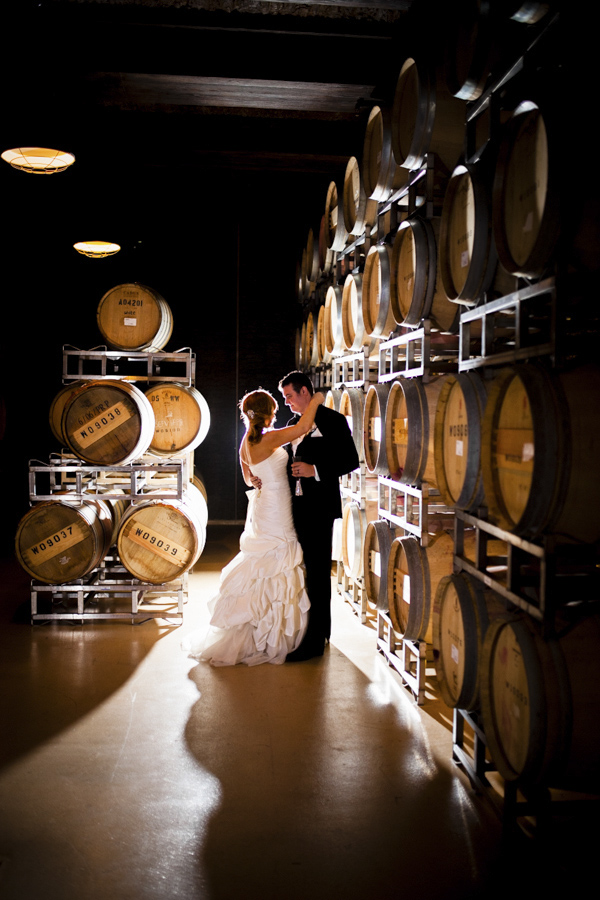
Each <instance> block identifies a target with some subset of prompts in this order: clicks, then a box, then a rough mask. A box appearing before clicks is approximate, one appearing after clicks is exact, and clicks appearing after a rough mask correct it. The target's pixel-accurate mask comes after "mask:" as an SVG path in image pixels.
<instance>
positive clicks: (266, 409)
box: [240, 390, 278, 444]
mask: <svg viewBox="0 0 600 900" xmlns="http://www.w3.org/2000/svg"><path fill="white" fill-rule="evenodd" d="M277 409H278V406H277V401H276V400H275V397H273V396H271V394H270V393H269V392H268V391H262V390H260V391H252V393H250V394H246V396H245V397H242V399H241V400H240V410H241V412H242V418H243V419H244V422H245V423H246V427H247V429H248V443H249V444H258V442H259V441H260V439H261V437H262V434H263V431H264V430H265V428H266V423H267V422H268V421H269V419H271V417H272V416H274V415H275V413H276V412H277Z"/></svg>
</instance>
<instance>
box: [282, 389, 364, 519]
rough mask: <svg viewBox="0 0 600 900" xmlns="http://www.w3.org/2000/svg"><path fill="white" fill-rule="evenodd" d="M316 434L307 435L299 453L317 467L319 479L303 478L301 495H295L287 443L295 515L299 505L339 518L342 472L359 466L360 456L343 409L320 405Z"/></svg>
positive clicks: (301, 442)
mask: <svg viewBox="0 0 600 900" xmlns="http://www.w3.org/2000/svg"><path fill="white" fill-rule="evenodd" d="M299 418H300V417H299V416H294V417H293V418H292V419H290V421H289V422H288V425H294V424H295V423H296V422H297V421H298V419H299ZM315 426H316V429H317V434H315V432H310V433H309V434H307V435H305V436H304V437H303V438H302V440H301V441H300V443H299V444H298V446H297V448H296V456H298V457H299V458H300V459H301V460H302V462H306V463H310V464H311V465H314V466H316V467H317V471H318V473H319V481H317V480H316V478H303V479H302V491H303V496H302V497H295V495H294V490H295V487H296V479H295V478H293V477H292V474H291V460H292V455H293V449H292V445H291V444H288V445H287V450H288V454H289V457H290V459H289V462H288V478H289V479H290V488H291V491H292V501H293V508H294V516H296V511H297V507H300V506H301V507H302V509H303V510H304V511H306V512H310V514H311V515H316V516H319V515H322V516H326V517H327V518H328V519H336V518H338V516H341V515H342V503H341V499H340V486H339V478H340V475H346V474H347V473H348V472H352V471H353V469H356V468H357V466H358V464H359V460H358V453H357V452H356V447H355V445H354V439H353V437H352V433H351V431H350V429H349V428H348V423H347V421H346V419H345V418H344V416H342V415H341V413H338V412H335V410H333V409H329V407H327V406H319V408H318V410H317V414H316V416H315Z"/></svg>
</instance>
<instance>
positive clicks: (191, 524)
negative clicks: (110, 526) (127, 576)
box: [117, 483, 208, 584]
mask: <svg viewBox="0 0 600 900" xmlns="http://www.w3.org/2000/svg"><path fill="white" fill-rule="evenodd" d="M207 521H208V510H207V507H206V501H205V499H204V497H203V495H202V494H201V492H200V491H199V490H198V488H196V487H195V486H194V485H193V484H191V483H190V484H188V485H187V486H186V492H185V494H184V496H183V498H182V499H181V500H176V499H173V500H171V499H169V500H158V499H155V500H154V499H151V495H150V494H149V495H148V500H144V501H142V502H141V503H136V504H134V505H133V506H130V508H129V509H128V510H127V512H126V513H125V515H124V516H123V519H122V521H121V527H120V529H119V536H118V540H117V546H118V549H119V556H120V558H121V562H122V563H123V565H124V566H125V568H126V569H127V571H128V572H130V573H131V574H132V575H133V576H134V578H139V579H140V581H144V582H149V583H150V584H162V583H165V582H167V583H168V582H170V581H174V580H175V579H176V578H179V577H180V576H181V575H183V574H184V573H185V572H187V571H189V569H191V567H192V566H193V565H194V563H195V562H196V560H197V559H198V557H199V556H200V554H201V553H202V550H203V549H204V544H205V542H206V523H207Z"/></svg>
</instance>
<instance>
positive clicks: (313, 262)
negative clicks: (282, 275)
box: [306, 228, 319, 290]
mask: <svg viewBox="0 0 600 900" xmlns="http://www.w3.org/2000/svg"><path fill="white" fill-rule="evenodd" d="M306 277H307V279H308V281H309V282H310V283H311V284H312V285H314V284H315V283H316V281H317V279H318V277H319V235H318V233H317V234H316V235H315V232H314V231H313V229H312V228H309V230H308V237H307V239H306ZM313 290H314V287H313Z"/></svg>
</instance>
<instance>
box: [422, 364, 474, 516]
mask: <svg viewBox="0 0 600 900" xmlns="http://www.w3.org/2000/svg"><path fill="white" fill-rule="evenodd" d="M486 400H487V391H486V387H485V382H484V381H483V378H482V377H481V376H480V375H479V373H478V372H463V373H461V374H458V375H449V376H448V378H447V379H446V381H445V383H444V385H443V387H442V390H441V391H440V396H439V399H438V403H437V407H436V414H435V432H434V433H435V440H434V448H433V453H434V460H435V474H436V484H437V486H438V489H439V491H440V494H441V495H442V499H443V500H444V503H445V504H446V506H453V507H455V508H457V509H467V510H468V509H475V508H476V507H478V506H481V505H482V504H483V497H484V494H483V480H482V476H481V421H482V419H483V413H484V410H485V404H486Z"/></svg>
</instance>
